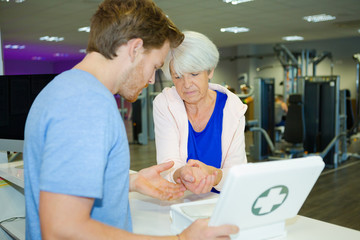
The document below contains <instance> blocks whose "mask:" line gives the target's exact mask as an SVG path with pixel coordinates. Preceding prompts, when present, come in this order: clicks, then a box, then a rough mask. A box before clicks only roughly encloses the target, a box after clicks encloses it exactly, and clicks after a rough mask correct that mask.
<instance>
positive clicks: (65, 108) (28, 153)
mask: <svg viewBox="0 0 360 240" xmlns="http://www.w3.org/2000/svg"><path fill="white" fill-rule="evenodd" d="M129 167H130V155H129V146H128V141H127V137H126V131H125V127H124V123H123V121H122V119H121V117H120V114H119V111H118V109H117V105H116V101H115V98H114V96H113V95H112V94H111V92H110V91H109V90H108V89H107V88H106V87H105V86H104V85H103V84H102V83H101V82H100V81H98V80H97V79H96V78H95V77H94V76H93V75H91V74H89V73H87V72H85V71H81V70H77V69H72V70H69V71H66V72H64V73H62V74H60V75H58V76H57V77H56V78H55V79H54V80H52V81H51V82H50V83H49V84H48V85H47V86H46V87H45V88H44V89H43V91H42V92H41V93H40V94H39V95H38V96H37V98H36V99H35V101H34V103H33V105H32V107H31V109H30V112H29V115H28V118H27V121H26V127H25V145H24V174H25V203H26V239H28V240H31V239H34V240H38V239H41V231H40V223H39V193H40V191H47V192H53V193H60V194H67V195H75V196H81V197H88V198H94V199H95V201H94V206H93V208H92V210H91V218H93V219H95V220H98V221H100V222H103V223H105V224H108V225H111V226H114V227H118V228H121V229H124V230H127V231H132V225H131V215H130V207H129V200H128V195H129Z"/></svg>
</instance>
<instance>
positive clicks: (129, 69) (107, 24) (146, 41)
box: [24, 0, 237, 240]
mask: <svg viewBox="0 0 360 240" xmlns="http://www.w3.org/2000/svg"><path fill="white" fill-rule="evenodd" d="M182 40H183V35H182V34H181V33H180V32H179V30H178V29H177V28H176V27H175V25H174V24H173V23H172V22H171V21H170V20H169V19H168V18H167V17H166V15H165V14H164V13H163V12H162V11H161V10H160V9H159V8H158V7H157V6H156V5H155V4H154V3H153V2H152V1H151V0H105V1H104V2H103V3H102V4H101V5H100V6H99V8H98V10H97V12H96V13H95V15H94V16H93V18H92V22H91V32H90V39H89V43H88V49H87V51H88V54H87V55H86V56H85V58H84V59H83V60H82V61H81V62H80V63H79V64H77V65H76V66H75V67H74V68H73V69H71V70H69V71H66V72H64V73H62V74H60V75H58V76H57V77H56V78H55V79H54V80H53V81H52V82H51V83H49V84H48V86H46V87H45V88H44V89H43V91H42V92H41V93H40V94H39V95H38V97H37V98H36V100H35V101H34V103H33V105H32V107H31V110H30V112H29V115H28V119H27V122H26V127H25V146H24V168H25V198H26V239H28V240H31V239H34V240H38V239H86V240H91V239H96V240H99V239H107V240H108V239H182V240H185V239H215V238H217V237H219V238H222V239H227V238H228V235H229V234H232V233H235V232H236V231H237V227H235V226H220V227H208V226H207V220H198V221H196V222H194V223H193V224H192V225H191V226H190V227H189V228H188V229H186V230H185V231H183V232H182V233H181V234H180V235H179V236H168V237H150V236H140V235H135V234H132V233H131V231H132V225H131V216H130V208H129V201H128V192H129V191H138V192H140V193H143V194H147V195H150V196H152V197H156V198H160V199H164V200H166V199H175V198H179V197H181V196H182V195H183V191H184V188H183V187H182V186H181V185H176V184H172V183H170V182H167V181H166V180H164V179H163V178H162V177H161V176H160V172H162V171H164V170H167V169H169V168H171V167H172V165H173V163H166V164H162V165H157V166H153V167H150V168H147V169H144V170H141V171H140V172H139V173H137V174H133V175H130V176H129V166H130V163H129V162H130V156H129V148H128V142H127V138H126V131H125V128H124V124H123V122H122V120H121V118H120V115H119V113H118V110H117V106H116V102H115V99H114V97H113V94H117V93H118V94H120V95H121V96H123V97H124V98H125V99H127V100H129V101H135V100H136V98H137V97H138V95H139V94H140V92H141V90H142V89H143V88H144V87H146V86H147V85H148V84H149V83H150V84H151V83H154V75H155V70H156V69H158V68H160V67H161V66H162V64H163V61H164V59H165V57H166V55H167V53H168V51H169V49H170V48H171V47H176V46H178V45H179V44H180V43H181V41H182ZM207 181H210V180H209V179H207Z"/></svg>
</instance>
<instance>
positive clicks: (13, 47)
mask: <svg viewBox="0 0 360 240" xmlns="http://www.w3.org/2000/svg"><path fill="white" fill-rule="evenodd" d="M5 48H7V49H18V50H21V49H24V48H25V45H16V44H14V45H12V44H7V45H5Z"/></svg>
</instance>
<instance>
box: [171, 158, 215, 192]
mask: <svg viewBox="0 0 360 240" xmlns="http://www.w3.org/2000/svg"><path fill="white" fill-rule="evenodd" d="M219 171H220V172H221V170H219ZM219 171H217V170H216V168H214V167H210V166H208V165H206V164H204V163H202V162H200V161H197V160H189V161H188V163H187V164H186V165H185V166H183V167H181V168H179V169H177V170H176V171H175V173H174V180H175V181H176V182H177V183H182V184H183V185H184V186H185V187H186V189H188V190H189V191H191V192H193V193H195V194H200V193H207V192H210V191H211V189H212V187H213V186H214V185H217V183H218V182H219V180H218V179H221V177H220V178H219V177H218V174H219ZM221 175H222V172H221Z"/></svg>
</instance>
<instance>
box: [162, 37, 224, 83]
mask: <svg viewBox="0 0 360 240" xmlns="http://www.w3.org/2000/svg"><path fill="white" fill-rule="evenodd" d="M183 33H184V35H185V38H184V41H183V42H182V43H181V44H180V45H179V46H178V47H176V48H173V49H171V50H170V51H169V53H168V55H167V57H166V59H165V62H164V66H163V67H162V70H163V72H164V75H165V77H166V78H167V79H171V74H170V64H171V65H172V67H173V69H174V71H175V73H176V74H177V75H178V76H182V75H183V74H184V73H195V72H201V71H205V70H207V71H210V70H212V69H214V68H215V67H216V65H217V64H218V62H219V51H218V49H217V47H216V46H215V44H214V43H213V42H212V41H211V40H210V39H209V38H208V37H206V36H205V35H203V34H201V33H198V32H193V31H184V32H183Z"/></svg>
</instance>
